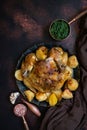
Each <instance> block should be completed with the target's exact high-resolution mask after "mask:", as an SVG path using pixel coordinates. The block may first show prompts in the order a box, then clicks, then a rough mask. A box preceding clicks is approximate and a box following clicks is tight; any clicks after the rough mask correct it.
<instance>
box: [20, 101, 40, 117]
mask: <svg viewBox="0 0 87 130" xmlns="http://www.w3.org/2000/svg"><path fill="white" fill-rule="evenodd" d="M22 101H23V103H25V104H26V105H27V107H28V108H29V109H30V110H31V111H32V112H33V113H34V114H35V115H37V116H41V112H40V111H39V109H38V108H37V107H36V106H35V105H33V104H31V103H29V102H27V101H25V100H24V99H22Z"/></svg>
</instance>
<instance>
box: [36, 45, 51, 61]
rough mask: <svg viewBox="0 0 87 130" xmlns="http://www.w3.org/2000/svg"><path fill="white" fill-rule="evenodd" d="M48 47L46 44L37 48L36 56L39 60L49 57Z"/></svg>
mask: <svg viewBox="0 0 87 130" xmlns="http://www.w3.org/2000/svg"><path fill="white" fill-rule="evenodd" d="M47 53H48V49H47V48H46V47H45V46H41V47H39V48H38V49H37V50H36V56H37V58H38V60H44V59H46V57H47Z"/></svg>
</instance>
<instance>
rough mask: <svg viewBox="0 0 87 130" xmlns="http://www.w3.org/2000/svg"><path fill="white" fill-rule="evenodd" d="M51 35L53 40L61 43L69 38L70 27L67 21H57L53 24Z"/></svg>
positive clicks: (50, 30) (50, 29)
mask: <svg viewBox="0 0 87 130" xmlns="http://www.w3.org/2000/svg"><path fill="white" fill-rule="evenodd" d="M49 33H50V35H51V37H52V38H53V39H55V40H59V41H61V40H64V39H66V38H67V37H68V35H69V33H70V26H69V24H68V22H66V21H65V20H63V19H56V20H54V21H53V22H52V23H51V25H50V27H49Z"/></svg>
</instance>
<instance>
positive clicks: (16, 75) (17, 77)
mask: <svg viewBox="0 0 87 130" xmlns="http://www.w3.org/2000/svg"><path fill="white" fill-rule="evenodd" d="M15 78H16V79H17V80H19V81H22V80H23V77H22V73H21V69H18V70H16V71H15Z"/></svg>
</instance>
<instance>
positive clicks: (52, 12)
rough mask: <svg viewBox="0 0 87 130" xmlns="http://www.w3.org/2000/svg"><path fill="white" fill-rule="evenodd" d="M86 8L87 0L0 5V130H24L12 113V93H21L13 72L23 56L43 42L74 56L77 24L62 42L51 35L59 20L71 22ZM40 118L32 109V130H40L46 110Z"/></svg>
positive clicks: (6, 2)
mask: <svg viewBox="0 0 87 130" xmlns="http://www.w3.org/2000/svg"><path fill="white" fill-rule="evenodd" d="M85 8H87V0H75V1H73V0H46V1H44V0H43V1H41V0H17V1H16V0H2V1H1V2H0V130H7V129H8V130H11V129H12V130H23V129H24V126H23V124H22V119H21V118H18V117H16V116H15V115H14V114H13V111H12V110H13V105H12V104H11V103H10V102H9V95H10V93H11V92H15V91H18V89H17V86H16V83H15V78H14V70H15V66H16V64H17V60H18V59H19V57H20V55H21V53H22V52H23V51H25V50H26V49H27V48H29V47H31V46H33V45H34V44H38V43H41V42H46V43H53V44H54V45H61V46H62V47H64V48H65V49H67V50H68V51H69V52H70V53H75V41H76V37H77V35H78V32H79V29H78V21H77V22H75V23H73V24H72V25H71V33H70V36H69V37H68V38H67V39H66V40H65V41H63V42H57V41H54V40H53V39H52V38H51V37H50V35H49V32H48V29H49V25H50V23H51V22H52V21H53V20H54V19H56V18H59V19H65V20H67V21H70V20H71V19H72V18H73V17H74V16H76V15H77V14H78V13H79V12H81V11H82V10H84V9H85ZM40 110H41V112H42V116H41V117H40V118H37V117H36V116H35V115H34V114H32V113H31V112H30V111H29V110H28V112H27V115H26V120H27V122H28V124H29V126H30V130H38V129H39V126H40V124H41V120H42V119H43V117H44V114H45V111H46V110H47V109H46V108H42V107H40Z"/></svg>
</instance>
